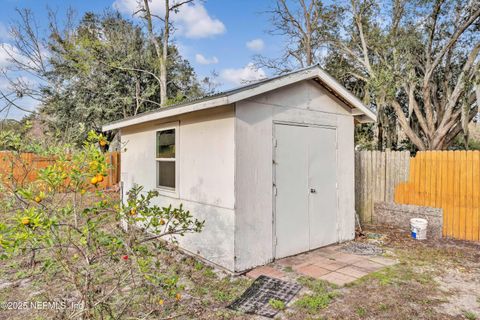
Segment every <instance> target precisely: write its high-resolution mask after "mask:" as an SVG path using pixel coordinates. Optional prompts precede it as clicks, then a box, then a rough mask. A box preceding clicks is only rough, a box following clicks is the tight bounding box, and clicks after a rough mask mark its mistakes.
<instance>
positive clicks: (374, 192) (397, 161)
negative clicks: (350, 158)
mask: <svg viewBox="0 0 480 320" xmlns="http://www.w3.org/2000/svg"><path fill="white" fill-rule="evenodd" d="M409 166H410V153H409V152H408V151H390V150H387V151H385V152H381V151H357V152H356V153H355V210H356V211H357V213H358V215H359V216H360V220H361V221H362V222H364V223H371V222H372V215H373V204H374V203H375V202H380V201H381V202H393V200H394V195H395V186H396V185H397V184H398V183H401V182H405V181H407V180H408V174H409Z"/></svg>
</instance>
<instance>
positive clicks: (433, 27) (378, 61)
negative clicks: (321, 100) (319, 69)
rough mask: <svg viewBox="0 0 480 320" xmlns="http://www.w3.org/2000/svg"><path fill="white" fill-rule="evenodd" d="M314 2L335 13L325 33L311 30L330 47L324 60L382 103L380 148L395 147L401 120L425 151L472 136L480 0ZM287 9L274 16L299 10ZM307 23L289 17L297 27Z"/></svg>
mask: <svg viewBox="0 0 480 320" xmlns="http://www.w3.org/2000/svg"><path fill="white" fill-rule="evenodd" d="M279 3H285V2H284V1H279ZM312 3H321V1H319V0H311V1H310V5H311V6H313V7H317V8H323V12H330V13H331V15H322V16H321V17H322V19H319V20H318V22H319V23H321V24H322V27H321V28H320V29H321V30H322V32H317V33H315V32H314V33H312V35H314V36H315V37H314V39H315V40H314V41H312V42H313V43H315V44H316V45H317V46H322V47H324V48H326V49H325V53H324V59H320V58H319V57H317V61H318V62H323V64H324V66H326V67H328V71H330V72H331V73H333V74H335V75H336V76H337V77H339V78H341V79H342V80H343V82H344V84H347V86H350V87H355V89H356V90H357V91H358V92H360V93H361V94H360V95H361V96H362V97H363V101H364V103H366V104H369V105H370V106H372V107H373V108H375V109H376V111H377V114H378V123H377V128H378V130H377V132H378V144H379V146H378V147H379V148H383V147H384V146H385V145H387V146H392V144H393V142H392V141H393V139H392V137H391V133H392V131H397V130H396V129H397V126H396V123H398V124H399V126H400V127H401V131H402V132H404V133H405V135H406V136H407V137H408V139H409V140H410V141H411V142H412V143H413V144H414V145H415V146H416V148H418V149H419V150H425V149H445V148H447V147H448V146H449V145H450V144H451V143H452V142H453V140H454V138H455V137H456V136H457V135H458V134H459V133H460V132H462V131H463V132H464V133H465V134H466V135H467V136H468V131H467V125H466V124H467V123H468V122H469V121H470V120H471V119H472V117H473V116H474V115H475V114H476V113H477V110H478V104H477V103H475V100H476V97H475V92H476V87H477V88H478V82H479V79H478V77H479V75H478V64H479V61H478V54H479V38H480V36H479V33H478V28H479V15H480V6H479V5H478V2H477V1H467V0H456V1H442V0H438V1H433V0H429V1H414V0H392V1H386V2H383V1H378V0H350V1H348V2H343V3H340V4H338V3H337V4H336V5H335V6H327V7H322V5H320V4H312ZM280 8H281V11H280V12H278V11H274V15H275V17H277V18H282V17H289V16H292V15H291V14H289V13H288V12H289V11H288V10H287V9H288V7H287V8H286V7H285V6H284V7H280ZM295 20H297V19H294V20H292V21H295ZM285 21H287V20H285ZM303 25H304V24H302V23H301V22H300V23H299V22H295V23H290V24H289V23H285V24H284V26H285V27H286V28H288V30H290V31H291V32H294V33H297V34H301V33H302V32H297V31H295V30H299V26H300V27H301V26H303ZM274 26H275V24H274ZM331 26H336V28H332V27H331ZM298 48H299V49H300V50H301V52H302V53H303V54H306V53H307V52H308V50H307V47H305V46H299V47H298ZM284 54H289V50H288V49H286V50H285V51H284ZM299 65H300V66H301V65H302V64H299ZM384 128H386V129H387V131H388V133H387V134H385V133H384V131H383V129H384ZM384 137H386V138H387V139H386V142H385V141H384V139H383V138H384Z"/></svg>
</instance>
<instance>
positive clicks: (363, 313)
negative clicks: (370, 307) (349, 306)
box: [355, 307, 367, 318]
mask: <svg viewBox="0 0 480 320" xmlns="http://www.w3.org/2000/svg"><path fill="white" fill-rule="evenodd" d="M355 313H356V314H357V315H358V316H359V317H362V318H363V317H365V316H366V315H367V310H366V309H365V308H364V307H358V308H357V309H356V310H355Z"/></svg>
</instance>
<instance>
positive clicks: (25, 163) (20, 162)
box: [0, 151, 120, 189]
mask: <svg viewBox="0 0 480 320" xmlns="http://www.w3.org/2000/svg"><path fill="white" fill-rule="evenodd" d="M18 157H20V159H18ZM106 160H107V162H108V163H109V164H110V166H109V169H108V173H107V174H108V175H107V177H105V179H104V180H103V182H102V183H100V184H99V187H101V188H105V189H109V188H111V187H113V186H115V185H117V184H118V183H119V181H120V153H119V152H109V153H107V154H106ZM53 163H55V159H52V158H48V157H43V156H39V155H36V154H34V153H22V154H20V156H19V155H17V154H15V153H12V152H8V151H0V175H3V176H5V175H10V174H12V175H13V177H14V179H15V180H16V181H18V182H19V183H24V182H31V181H35V179H36V178H37V175H38V170H39V169H43V168H45V167H47V166H49V165H51V164H53Z"/></svg>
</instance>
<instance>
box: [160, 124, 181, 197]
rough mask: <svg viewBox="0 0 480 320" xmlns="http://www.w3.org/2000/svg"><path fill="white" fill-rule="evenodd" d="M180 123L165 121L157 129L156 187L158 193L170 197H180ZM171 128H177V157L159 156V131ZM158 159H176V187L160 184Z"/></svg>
mask: <svg viewBox="0 0 480 320" xmlns="http://www.w3.org/2000/svg"><path fill="white" fill-rule="evenodd" d="M179 127H180V123H179V121H176V122H170V123H165V124H163V125H161V126H160V127H158V128H157V129H156V130H155V150H154V152H155V154H154V157H155V188H156V189H157V191H158V193H159V194H160V195H164V196H168V197H174V198H178V197H179V194H178V184H179V182H180V179H179V176H180V172H179V161H178V160H179V150H180V148H179V141H180V131H179ZM169 129H175V158H174V159H172V158H157V132H160V131H164V130H169ZM158 161H175V188H169V187H162V186H159V185H158Z"/></svg>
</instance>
